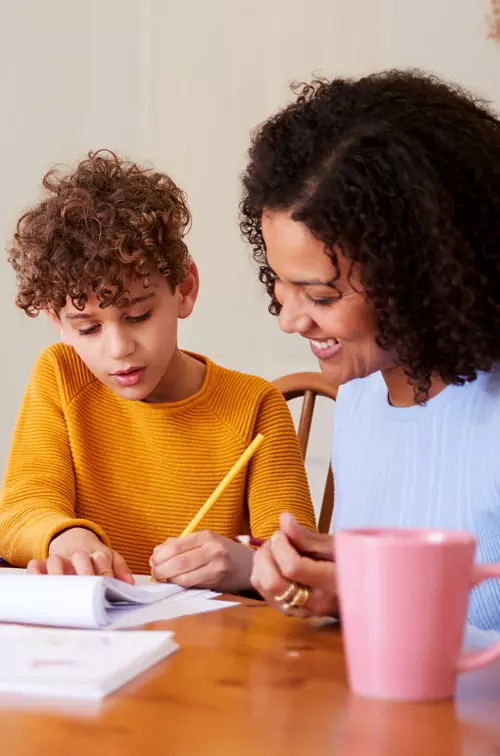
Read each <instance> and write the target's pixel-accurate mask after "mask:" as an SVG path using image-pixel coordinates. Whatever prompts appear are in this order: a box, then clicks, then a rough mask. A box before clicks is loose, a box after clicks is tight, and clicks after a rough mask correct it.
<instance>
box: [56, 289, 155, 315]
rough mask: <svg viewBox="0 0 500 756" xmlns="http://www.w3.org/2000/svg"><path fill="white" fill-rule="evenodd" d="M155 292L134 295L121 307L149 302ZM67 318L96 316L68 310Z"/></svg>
mask: <svg viewBox="0 0 500 756" xmlns="http://www.w3.org/2000/svg"><path fill="white" fill-rule="evenodd" d="M153 297H154V294H153V292H151V294H144V296H142V297H134V298H133V299H130V300H129V301H128V302H127V303H126V304H124V305H121V306H120V309H121V310H124V309H125V308H127V307H133V306H134V305H136V304H140V303H141V302H147V301H148V300H150V299H153ZM64 317H65V318H66V320H89V319H90V318H92V317H94V316H93V315H92V313H88V312H68V313H66V314H65V315H64Z"/></svg>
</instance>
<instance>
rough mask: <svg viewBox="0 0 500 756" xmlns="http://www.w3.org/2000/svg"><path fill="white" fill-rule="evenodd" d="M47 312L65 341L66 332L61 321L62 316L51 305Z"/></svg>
mask: <svg viewBox="0 0 500 756" xmlns="http://www.w3.org/2000/svg"><path fill="white" fill-rule="evenodd" d="M45 314H46V315H47V317H48V319H49V320H50V322H51V323H52V325H53V326H54V328H55V329H56V331H57V332H58V333H59V336H60V337H61V339H62V340H63V341H64V334H63V327H62V323H61V318H60V317H59V315H58V314H57V312H56V311H55V310H53V309H52V308H51V307H49V308H48V309H47V310H45Z"/></svg>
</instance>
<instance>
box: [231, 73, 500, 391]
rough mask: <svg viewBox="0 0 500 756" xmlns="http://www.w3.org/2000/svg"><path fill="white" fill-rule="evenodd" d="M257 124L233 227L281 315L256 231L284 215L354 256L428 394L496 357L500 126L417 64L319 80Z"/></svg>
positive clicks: (499, 346) (381, 316)
mask: <svg viewBox="0 0 500 756" xmlns="http://www.w3.org/2000/svg"><path fill="white" fill-rule="evenodd" d="M294 91H295V93H296V94H297V95H298V96H297V99H296V101H295V102H293V103H292V104H291V105H289V106H288V107H286V108H285V109H284V110H282V111H281V112H279V113H278V114H277V115H275V116H274V117H272V118H270V119H269V120H268V121H267V122H265V123H264V124H263V125H262V126H261V127H260V128H259V129H258V130H257V131H256V133H255V134H254V137H253V140H252V145H251V148H250V151H249V156H250V162H249V165H248V167H247V169H246V172H245V173H244V175H243V186H244V194H243V200H242V203H241V206H240V211H241V230H242V233H243V235H244V237H246V239H247V241H248V242H249V243H250V245H251V246H252V248H253V253H254V258H255V260H256V261H257V262H258V264H259V266H260V280H261V281H262V282H263V283H264V284H265V285H266V287H267V291H268V293H269V294H270V296H271V305H270V311H271V312H272V313H274V314H277V313H278V312H279V305H278V303H277V302H276V300H275V298H274V281H273V274H272V271H270V269H269V267H268V265H267V261H266V250H265V244H264V240H263V237H262V231H261V217H262V213H263V211H265V210H274V211H281V210H283V211H290V212H291V214H292V218H293V219H294V220H296V221H300V222H301V223H303V224H304V225H305V226H307V228H308V229H309V230H310V231H311V232H312V233H313V234H314V235H315V236H316V237H317V238H318V239H319V240H321V241H322V242H324V244H325V249H326V252H327V254H328V255H330V256H331V259H332V262H333V265H334V267H335V269H336V271H337V273H338V265H337V260H336V254H335V250H334V245H336V244H338V245H339V247H340V249H341V250H342V253H343V255H345V256H346V257H347V258H348V259H350V261H351V263H352V264H354V263H359V265H360V275H361V283H362V285H363V287H364V289H365V290H366V295H367V298H368V299H369V300H370V302H371V304H372V306H373V310H374V313H375V316H376V319H377V327H378V343H379V345H380V346H381V347H382V348H384V349H388V350H395V352H396V354H397V356H398V359H399V360H400V362H401V364H402V365H404V366H405V370H406V372H407V375H408V377H409V379H410V381H411V383H412V384H413V386H414V388H415V393H416V397H417V400H418V401H425V399H426V397H427V395H428V390H429V387H430V379H431V375H432V374H438V375H439V376H440V377H441V378H442V379H443V380H444V381H445V382H446V383H453V384H458V385H461V384H463V383H464V381H471V380H474V379H475V378H476V376H477V371H478V370H490V369H491V367H492V363H493V362H494V361H495V360H498V359H499V358H500V123H499V121H498V119H497V117H496V116H495V115H494V114H493V112H492V111H490V110H489V108H488V106H487V105H486V104H485V103H484V102H482V101H480V100H478V99H476V98H475V97H473V96H472V95H470V94H468V93H467V92H464V91H462V90H461V89H459V88H458V87H455V86H450V85H448V84H445V83H443V82H442V81H440V80H438V79H437V78H435V77H433V76H428V75H424V74H422V73H421V72H419V71H397V70H394V71H387V72H384V73H380V74H375V75H371V76H366V77H363V78H360V79H358V80H344V79H334V80H333V81H325V80H321V81H319V80H317V81H313V82H312V83H311V84H302V85H300V86H299V87H298V88H297V87H296V88H295V90H294Z"/></svg>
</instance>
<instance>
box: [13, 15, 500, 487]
mask: <svg viewBox="0 0 500 756" xmlns="http://www.w3.org/2000/svg"><path fill="white" fill-rule="evenodd" d="M485 6H486V0H484V2H483V1H482V0H434V2H431V0H419V1H418V2H414V1H413V0H412V1H410V0H350V1H349V2H347V1H346V0H267V1H266V0H182V2H178V0H86V2H80V3H78V2H67V0H44V2H39V0H16V2H15V3H13V2H11V0H0V71H2V74H1V77H2V78H1V84H2V87H1V91H2V119H1V126H0V128H1V136H2V140H1V143H2V147H3V149H2V157H3V160H2V176H1V181H0V196H1V202H0V235H1V237H2V239H3V240H4V242H7V240H8V238H9V236H10V234H11V232H12V229H13V223H14V220H15V219H16V217H17V216H18V214H19V213H20V212H21V211H22V210H23V208H24V207H25V206H26V205H27V204H28V203H29V202H30V201H32V200H33V199H34V198H36V196H37V184H38V182H39V179H40V177H41V174H42V173H43V171H44V170H45V169H46V168H47V167H49V165H50V164H52V163H54V162H70V163H74V162H75V160H77V159H78V158H79V157H80V156H81V155H83V154H84V153H85V152H86V151H87V150H89V149H95V148H98V147H104V146H107V147H112V148H113V149H117V150H119V151H122V152H124V153H125V154H128V155H129V156H131V157H133V158H134V159H137V160H151V161H152V162H154V163H155V165H156V166H157V167H158V168H160V169H163V170H166V171H168V172H170V173H171V174H172V176H173V177H174V178H175V179H176V180H177V181H178V183H180V184H181V185H182V186H183V188H184V189H185V190H186V191H187V193H188V196H189V201H190V205H191V209H192V212H193V217H194V223H193V229H192V232H191V234H190V237H189V243H190V247H191V250H192V253H193V256H194V257H195V259H196V260H197V262H198V264H199V267H200V271H201V281H202V288H201V294H200V300H199V304H198V306H197V309H196V312H195V314H194V315H193V316H192V318H191V319H190V320H189V321H187V322H186V323H185V324H183V326H182V329H181V343H182V345H183V346H185V347H187V348H190V349H194V350H198V351H201V352H204V353H206V354H209V355H210V356H211V357H212V358H214V359H216V360H218V361H219V362H221V363H223V364H225V365H227V366H229V367H234V368H237V369H240V370H246V371H249V372H254V373H258V374H261V375H264V376H265V377H268V378H272V377H275V376H277V375H281V374H283V373H287V372H292V371H296V370H304V369H306V370H307V369H316V364H315V361H314V359H313V358H312V355H311V354H310V353H309V351H308V347H307V345H306V344H304V343H303V342H302V341H301V340H300V339H299V338H294V337H289V336H283V335H282V334H280V332H279V330H278V328H277V324H276V323H275V322H274V321H273V319H272V318H271V317H270V316H269V315H268V314H267V312H266V305H267V302H266V299H265V297H264V294H263V292H262V291H261V289H260V287H259V286H258V285H257V283H256V281H255V274H254V271H253V268H252V265H251V262H250V259H249V251H248V250H247V249H246V248H245V246H244V244H243V243H242V241H241V240H240V237H239V231H238V228H237V222H236V218H237V204H238V199H239V192H240V189H239V183H238V175H239V173H240V171H241V170H242V167H243V165H244V162H245V151H246V148H247V146H248V138H249V132H250V130H251V128H252V127H254V126H255V125H256V124H257V123H258V122H259V121H261V120H262V119H264V118H265V117H266V116H267V115H269V114H270V113H271V112H272V111H274V110H275V109H276V108H278V107H279V106H280V105H281V104H283V103H285V102H286V101H287V99H288V98H289V96H290V94H289V90H288V85H289V82H290V81H291V80H293V79H307V78H310V76H311V74H312V73H313V72H317V73H324V74H328V75H338V74H342V75H356V74H359V73H362V72H366V71H370V70H373V69H379V68H382V67H385V66H388V65H421V66H424V67H427V68H431V69H436V70H437V71H438V72H439V73H442V74H446V75H448V76H450V77H453V78H456V79H459V80H461V81H462V82H463V83H465V84H467V85H469V86H474V87H476V88H477V89H480V90H481V91H483V92H485V94H486V95H488V96H491V97H494V98H496V99H497V100H500V84H499V82H500V76H499V72H500V61H499V58H498V51H497V49H495V48H494V46H493V44H492V43H487V42H486V39H485V31H484V23H483V13H484V10H485ZM458 10H460V13H461V15H460V17H459V15H458ZM13 294H14V287H13V278H12V275H11V273H10V270H9V269H8V267H7V265H6V264H3V265H2V266H1V267H0V322H1V323H2V335H3V350H2V354H3V369H2V370H1V371H0V472H1V471H2V469H3V466H4V464H5V459H6V455H7V452H8V447H9V439H10V435H11V432H12V427H13V424H14V421H15V416H16V413H17V410H18V407H19V403H20V400H21V396H22V392H23V390H24V387H25V385H26V381H27V378H28V375H29V371H30V368H31V366H32V363H33V361H34V359H35V357H36V355H37V354H38V352H39V351H40V350H41V349H42V348H43V347H44V346H45V345H46V344H48V343H50V342H51V341H52V340H53V338H54V334H53V333H52V332H51V331H50V329H49V327H48V324H47V323H46V322H45V320H44V319H43V318H39V319H38V320H37V321H31V320H29V319H28V318H26V316H24V314H22V313H19V312H17V311H16V310H15V308H14V306H13V302H12V300H13ZM321 414H322V418H321V422H320V423H319V425H318V427H317V429H316V431H315V434H314V437H313V441H312V448H311V457H310V464H309V471H310V473H311V475H310V479H311V483H312V487H313V491H314V495H315V499H316V500H318V499H319V494H320V489H321V487H322V477H323V472H324V469H325V464H326V460H327V457H328V448H329V437H330V423H331V417H330V412H329V411H328V409H325V410H324V412H322V413H321Z"/></svg>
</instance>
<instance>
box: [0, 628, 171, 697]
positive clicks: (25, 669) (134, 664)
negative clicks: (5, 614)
mask: <svg viewBox="0 0 500 756" xmlns="http://www.w3.org/2000/svg"><path fill="white" fill-rule="evenodd" d="M177 648H178V646H177V644H176V643H175V642H174V640H173V636H172V633H167V632H154V631H153V632H147V633H145V632H141V631H138V632H130V633H108V632H99V631H97V632H95V633H89V632H87V631H85V630H60V629H57V630H53V629H49V628H39V627H37V628H34V627H13V626H10V625H4V626H2V627H0V694H9V701H10V702H11V701H12V699H11V698H10V695H12V694H14V695H16V694H22V695H23V696H49V697H50V698H54V697H56V698H61V697H64V698H79V699H94V700H97V699H100V698H103V696H105V695H107V694H108V693H111V691H113V690H115V689H116V688H119V687H120V686H121V685H123V684H124V683H126V682H128V680H131V679H132V678H133V677H136V675H139V674H140V673H141V672H143V671H144V670H146V669H148V668H149V667H151V666H152V665H153V664H156V663H157V662H158V661H160V660H161V659H164V658H165V657H166V656H169V655H170V654H172V653H173V652H174V651H176V650H177Z"/></svg>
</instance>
